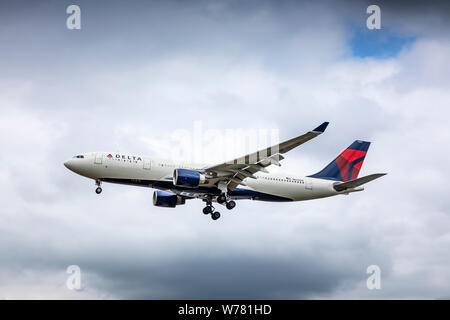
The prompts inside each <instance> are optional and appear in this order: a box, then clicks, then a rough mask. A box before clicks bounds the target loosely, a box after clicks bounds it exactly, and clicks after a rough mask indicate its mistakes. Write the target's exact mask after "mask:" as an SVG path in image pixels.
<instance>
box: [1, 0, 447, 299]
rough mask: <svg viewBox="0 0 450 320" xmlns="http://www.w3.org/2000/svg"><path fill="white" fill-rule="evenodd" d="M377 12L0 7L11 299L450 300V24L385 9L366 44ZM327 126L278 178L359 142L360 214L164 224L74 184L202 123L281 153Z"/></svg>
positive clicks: (144, 5) (321, 210)
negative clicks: (264, 133)
mask: <svg viewBox="0 0 450 320" xmlns="http://www.w3.org/2000/svg"><path fill="white" fill-rule="evenodd" d="M70 4H77V5H79V6H80V8H81V30H68V29H67V27H66V19H67V17H68V14H66V8H67V6H69V5H70ZM369 4H372V3H369V2H365V1H346V2H344V1H341V2H339V3H337V2H336V1H321V2H316V1H214V0H209V1H206V0H205V1H189V2H186V1H151V2H150V1H111V0H108V1H72V2H71V1H39V2H37V1H35V2H26V1H14V2H13V3H7V2H5V1H3V2H1V3H0V43H1V50H0V70H1V73H0V111H1V112H0V144H1V147H2V152H1V153H0V160H1V166H0V194H1V200H2V201H1V202H2V204H1V207H0V298H6V299H8V298H25V299H34V298H50V299H53V298H63V299H64V298H69V299H111V298H113V299H114V298H119V299H142V298H157V299H161V298H166V299H174V298H178V299H185V298H186V299H187V298H190V299H198V298H262V299H298V298H302V299H316V298H325V299H328V298H338V299H347V298H349V299H357V298H367V299H379V298H385V299H397V298H426V299H441V298H447V299H448V298H450V231H449V230H450V209H449V208H450V198H449V197H448V190H449V188H450V183H449V181H450V170H449V166H448V162H449V160H450V159H449V158H450V157H449V155H450V152H449V151H448V150H447V149H448V145H449V138H450V134H449V129H448V117H449V115H450V112H449V110H448V108H449V101H450V77H449V74H450V61H449V60H450V40H449V37H448V35H449V33H450V19H449V18H450V6H449V5H448V4H444V3H440V2H437V1H434V2H433V1H431V2H424V4H420V3H416V2H414V1H405V2H402V1H396V2H395V4H392V1H390V2H388V1H386V2H383V1H382V2H377V4H379V5H380V7H381V24H382V28H381V30H368V29H367V28H366V19H367V17H368V14H367V13H366V9H367V6H368V5H369ZM323 121H330V125H329V127H328V129H327V131H326V132H325V134H323V135H322V136H320V137H318V138H317V139H315V140H314V141H311V142H309V143H307V144H305V145H303V146H301V147H299V148H298V149H295V150H293V151H291V152H290V153H288V154H287V155H286V159H285V160H284V161H283V166H282V167H281V169H278V170H282V171H286V172H293V173H295V174H297V175H302V174H311V173H314V172H316V171H318V170H320V169H321V168H322V167H323V166H324V165H326V164H327V163H328V162H329V161H330V160H332V159H333V158H334V157H335V156H336V155H337V154H338V153H339V152H340V151H341V150H342V149H344V148H345V147H346V146H348V145H349V144H350V143H351V142H352V141H354V140H355V139H365V140H369V141H372V145H371V149H370V150H369V154H368V156H367V157H366V161H365V163H364V166H363V169H362V172H361V173H362V174H364V175H365V174H370V173H375V172H387V173H388V175H387V176H385V177H383V178H382V179H379V180H377V181H374V182H372V183H370V184H368V185H367V186H366V190H365V191H364V192H360V193H355V194H351V195H349V196H339V197H334V198H329V199H323V200H315V201H309V202H308V201H307V202H298V203H280V204H278V203H264V202H256V201H241V202H238V205H237V207H236V208H235V209H234V210H233V211H231V212H223V217H222V218H221V219H220V220H218V221H215V222H214V221H212V220H211V219H210V218H208V217H205V216H204V215H203V214H202V213H201V209H202V203H201V202H200V201H189V202H188V203H187V204H186V205H185V206H180V207H179V208H176V209H165V208H157V207H154V206H153V205H152V190H151V189H144V188H133V187H127V186H117V185H107V184H105V185H104V186H103V193H102V194H101V196H98V195H96V194H95V193H94V189H95V185H94V183H93V182H92V181H90V180H88V179H85V178H82V177H80V176H76V175H75V174H74V173H72V172H70V171H68V170H67V169H66V168H65V167H64V166H63V162H64V161H65V160H67V159H68V158H70V157H72V156H73V155H74V154H77V153H81V152H88V151H96V150H111V151H120V152H124V153H132V154H146V155H154V156H157V157H164V156H165V155H167V152H168V150H169V151H170V150H171V148H172V146H177V147H181V146H180V145H176V143H177V141H176V137H177V133H179V132H187V133H193V132H194V128H195V126H196V125H201V127H202V130H204V131H207V130H216V131H217V132H219V133H224V132H226V131H227V130H232V131H233V130H249V129H254V130H262V129H263V130H278V131H277V132H278V133H279V137H280V139H288V138H291V137H293V136H296V135H299V134H302V133H304V132H305V131H307V130H309V129H312V128H314V127H315V126H317V125H318V124H320V123H321V122H323ZM200 141H201V143H202V144H201V145H202V146H203V147H204V148H203V149H202V150H204V151H203V153H202V159H203V160H204V161H206V162H212V163H214V162H217V161H219V160H222V159H219V158H220V157H218V155H220V154H221V152H222V151H221V150H222V149H223V146H221V144H220V143H217V141H215V140H214V139H210V138H208V137H204V136H202V137H201V138H200ZM205 150H206V151H205ZM188 151H189V150H188ZM188 151H187V152H188ZM184 156H186V157H187V156H190V157H192V156H194V155H192V154H190V155H189V154H188V155H184ZM222 211H223V210H222ZM70 265H78V266H79V267H80V268H81V272H82V280H81V281H82V289H81V290H79V291H74V290H69V289H68V288H67V287H66V279H67V277H68V274H67V273H66V268H67V267H68V266H70ZM369 265H378V266H379V267H380V269H381V289H380V290H368V289H367V287H366V279H367V277H368V274H366V268H367V267H368V266H369Z"/></svg>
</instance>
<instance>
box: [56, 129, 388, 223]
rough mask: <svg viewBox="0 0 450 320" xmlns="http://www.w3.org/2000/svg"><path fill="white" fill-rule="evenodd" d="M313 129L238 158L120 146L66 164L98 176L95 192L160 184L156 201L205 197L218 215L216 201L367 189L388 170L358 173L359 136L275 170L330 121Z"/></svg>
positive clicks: (229, 203)
mask: <svg viewBox="0 0 450 320" xmlns="http://www.w3.org/2000/svg"><path fill="white" fill-rule="evenodd" d="M328 124H329V123H328V122H323V123H322V124H321V125H319V126H318V127H317V128H315V129H314V130H311V131H308V132H306V133H305V134H303V135H300V136H298V137H295V138H292V139H290V140H287V141H284V142H281V143H279V144H277V145H275V146H272V147H269V148H267V149H263V150H260V151H257V152H254V153H251V154H248V155H245V156H243V157H240V158H236V159H233V160H231V161H228V162H224V163H221V164H216V165H204V164H190V163H186V162H182V161H169V160H162V159H156V158H150V157H146V156H138V155H128V154H122V153H117V152H89V153H84V154H78V155H76V156H74V157H73V158H71V159H70V160H68V161H66V162H64V165H65V166H66V167H67V168H68V169H70V170H71V171H73V172H75V173H77V174H79V175H81V176H84V177H87V178H90V179H94V180H95V184H96V185H97V188H96V189H95V192H96V193H97V194H100V193H101V192H102V188H101V184H102V182H109V183H117V184H124V185H132V186H143V187H150V188H154V189H157V190H155V191H154V192H153V204H154V205H155V206H158V207H166V208H175V207H176V206H178V205H183V204H185V203H186V200H189V199H201V200H203V201H204V202H205V204H206V206H205V207H204V208H203V213H204V214H205V215H211V218H212V219H213V220H217V219H219V218H220V212H219V211H217V210H216V209H215V208H214V206H213V203H218V204H221V205H224V206H225V207H226V208H227V209H229V210H231V209H233V208H234V207H235V206H236V202H235V200H242V199H252V200H260V201H272V202H283V201H303V200H310V199H319V198H325V197H331V196H335V195H341V194H349V193H352V192H358V191H362V190H364V187H362V185H363V184H366V183H367V182H370V181H372V180H375V179H377V178H380V177H382V176H384V175H385V174H386V173H375V174H371V175H367V176H364V177H361V178H358V174H359V171H360V170H361V166H362V164H363V162H364V159H365V157H366V154H367V151H368V149H369V145H370V142H367V141H361V140H356V141H354V142H353V143H352V144H351V145H350V146H349V147H348V148H347V149H345V150H344V151H343V152H342V153H341V154H339V155H338V156H337V157H336V158H335V159H334V160H333V161H331V162H330V163H329V164H328V165H327V166H326V167H325V168H323V169H322V170H320V171H318V172H317V173H315V174H311V175H308V176H298V175H296V174H271V173H269V171H268V170H267V167H269V166H270V165H276V166H280V161H281V160H283V159H284V156H283V154H285V153H286V152H288V151H290V150H292V149H294V148H296V147H298V146H299V145H301V144H303V143H305V142H307V141H309V140H311V139H313V138H315V137H317V136H319V135H320V134H322V133H323V132H325V129H326V128H327V126H328Z"/></svg>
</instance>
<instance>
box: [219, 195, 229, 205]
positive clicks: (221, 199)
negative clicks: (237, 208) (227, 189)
mask: <svg viewBox="0 0 450 320" xmlns="http://www.w3.org/2000/svg"><path fill="white" fill-rule="evenodd" d="M226 201H227V197H225V195H224V194H221V195H220V196H218V197H217V202H218V203H220V204H222V203H225V202H226Z"/></svg>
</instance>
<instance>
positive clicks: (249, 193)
mask: <svg viewBox="0 0 450 320" xmlns="http://www.w3.org/2000/svg"><path fill="white" fill-rule="evenodd" d="M100 180H101V181H104V182H111V183H118V184H126V185H132V186H141V187H151V188H155V189H162V190H168V189H172V190H179V191H185V192H193V193H200V194H209V195H212V196H218V195H220V194H221V191H220V190H219V189H218V188H207V187H198V188H183V187H179V186H175V185H174V184H173V183H172V181H169V180H167V181H164V180H133V179H115V178H101V179H100ZM228 195H229V196H230V197H232V198H233V199H253V200H260V201H275V202H285V201H292V199H289V198H285V197H280V196H276V195H272V194H269V193H263V192H258V191H254V190H248V189H243V188H236V189H234V190H233V191H229V192H228Z"/></svg>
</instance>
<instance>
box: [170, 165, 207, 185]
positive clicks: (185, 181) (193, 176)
mask: <svg viewBox="0 0 450 320" xmlns="http://www.w3.org/2000/svg"><path fill="white" fill-rule="evenodd" d="M205 181H206V177H205V176H204V175H203V174H201V173H200V172H198V171H195V170H188V169H175V170H174V171H173V184H174V185H176V186H179V187H185V188H196V187H198V186H199V185H200V184H203V183H205Z"/></svg>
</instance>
